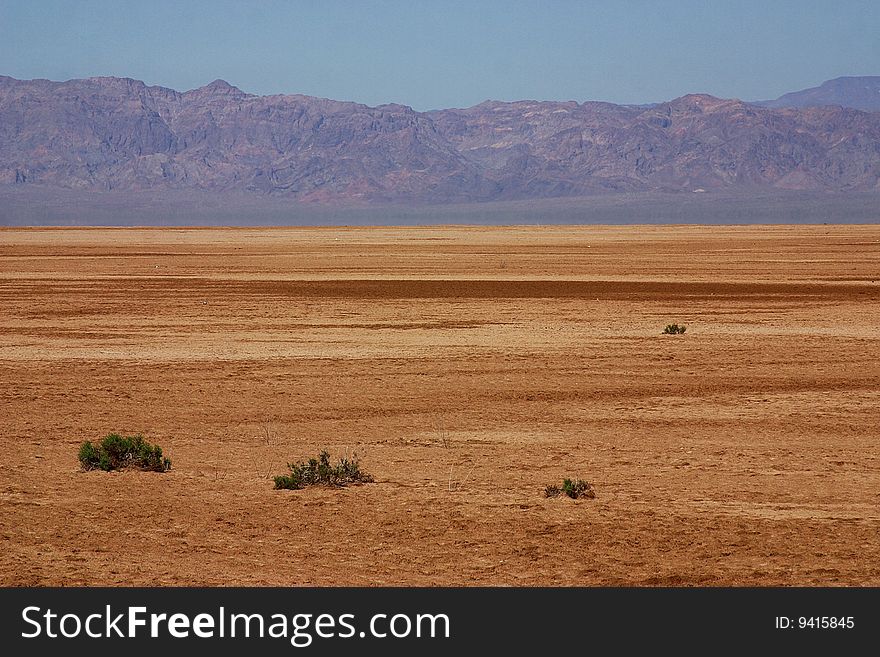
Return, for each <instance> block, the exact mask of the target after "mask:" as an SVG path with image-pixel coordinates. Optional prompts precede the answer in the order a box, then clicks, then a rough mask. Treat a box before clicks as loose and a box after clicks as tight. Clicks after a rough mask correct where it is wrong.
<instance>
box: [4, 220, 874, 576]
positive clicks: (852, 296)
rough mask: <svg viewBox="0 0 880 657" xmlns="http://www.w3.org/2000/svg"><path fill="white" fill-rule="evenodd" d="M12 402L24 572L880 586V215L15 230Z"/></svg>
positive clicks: (9, 369)
mask: <svg viewBox="0 0 880 657" xmlns="http://www.w3.org/2000/svg"><path fill="white" fill-rule="evenodd" d="M669 323H678V324H684V325H686V326H687V332H686V333H685V334H684V335H675V336H671V335H662V330H663V328H664V326H666V325H667V324H669ZM0 420H2V421H0V450H2V454H3V458H2V459H0V585H6V586H10V585H11V586H72V585H147V586H152V585H284V586H286V585H357V586H360V585H365V586H369V585H428V586H435V585H525V586H532V585H566V586H567V585H672V586H686V585H710V586H712V585H744V586H755V585H803V586H816V585H874V586H877V585H880V449H878V441H880V226H878V225H827V226H825V225H810V226H806V225H800V226H625V227H621V226H618V227H611V226H557V227H530V226H520V227H516V228H488V227H421V228H261V229H207V228H206V229H168V228H164V229H162V228H150V229H79V228H77V229H61V228H54V229H52V228H45V229H26V228H25V229H12V228H7V229H0ZM114 431H115V432H121V433H126V434H132V433H142V434H143V435H144V436H145V437H146V438H147V439H148V440H149V441H151V442H154V443H157V444H159V445H160V446H162V447H163V449H164V450H165V453H166V455H167V456H169V457H170V458H171V460H172V462H173V467H172V469H171V470H170V471H168V472H166V473H150V472H139V471H123V472H112V473H105V472H100V471H92V472H83V471H81V469H80V466H79V463H78V461H77V451H78V448H79V445H80V444H81V443H82V442H83V441H84V440H98V439H100V438H102V437H103V436H105V435H106V434H108V433H110V432H114ZM324 448H326V449H327V450H329V451H330V452H331V454H333V455H334V456H337V455H342V454H352V453H356V454H358V455H359V456H360V458H361V463H362V466H363V468H364V469H365V470H366V471H367V472H369V473H370V474H372V475H373V477H374V478H375V483H371V484H365V485H362V486H351V487H347V488H344V489H328V488H307V489H304V490H300V491H278V490H273V485H272V476H273V475H276V474H282V473H284V472H285V471H286V464H287V463H288V462H289V461H296V460H299V459H303V458H307V457H310V456H314V455H316V454H317V452H318V451H319V450H321V449H324ZM565 477H572V478H582V479H585V480H587V481H589V482H591V483H592V485H593V486H594V489H595V492H596V498H595V499H586V500H570V499H568V498H564V497H563V498H555V499H548V498H546V497H545V496H544V488H545V487H546V486H547V485H548V484H553V483H556V484H559V483H560V482H561V481H562V479H563V478H565Z"/></svg>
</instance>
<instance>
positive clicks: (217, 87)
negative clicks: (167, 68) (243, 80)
mask: <svg viewBox="0 0 880 657" xmlns="http://www.w3.org/2000/svg"><path fill="white" fill-rule="evenodd" d="M189 93H209V94H219V95H242V96H244V95H246V94H245V93H244V92H243V91H242V90H241V89H239V88H238V87H236V86H234V85H231V84H229V83H228V82H227V81H226V80H223V79H220V78H217V79H216V80H214V81H213V82H209V83H208V84H206V85H205V86H203V87H199V88H198V89H193V90H192V91H190V92H189Z"/></svg>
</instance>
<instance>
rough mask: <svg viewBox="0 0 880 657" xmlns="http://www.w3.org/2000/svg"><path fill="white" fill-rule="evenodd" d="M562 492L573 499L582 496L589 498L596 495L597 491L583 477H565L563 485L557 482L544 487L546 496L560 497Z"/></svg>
mask: <svg viewBox="0 0 880 657" xmlns="http://www.w3.org/2000/svg"><path fill="white" fill-rule="evenodd" d="M562 494H565V495H567V496H568V497H570V498H571V499H573V500H576V499H578V498H580V497H586V498H589V499H592V498H594V497H596V491H594V490H593V487H592V486H591V485H590V484H589V483H588V482H586V481H584V480H583V479H576V480H572V479H564V480H563V481H562V486H561V487H560V486H557V485H556V484H551V485H549V486H547V488H545V489H544V496H545V497H559V496H560V495H562Z"/></svg>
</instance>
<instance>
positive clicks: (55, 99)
mask: <svg viewBox="0 0 880 657" xmlns="http://www.w3.org/2000/svg"><path fill="white" fill-rule="evenodd" d="M878 98H880V77H862V78H839V79H837V80H832V81H829V82H826V83H824V84H823V85H821V86H820V87H817V88H815V89H809V90H805V91H802V92H796V93H793V94H786V95H785V96H782V97H780V98H778V99H776V100H774V101H763V102H752V103H750V102H745V101H741V100H732V99H720V98H715V97H713V96H709V95H705V94H692V95H687V96H683V97H681V98H677V99H675V100H672V101H669V102H664V103H658V104H654V105H651V106H640V107H637V106H628V105H615V104H611V103H603V102H584V103H578V102H574V101H569V102H550V101H543V102H542V101H517V102H499V101H487V102H484V103H481V104H479V105H476V106H474V107H470V108H467V109H444V110H435V111H428V112H417V111H415V110H413V109H411V108H410V107H407V106H404V105H397V104H388V105H380V106H377V107H368V106H366V105H362V104H358V103H353V102H342V101H334V100H328V99H323V98H315V97H310V96H303V95H273V96H257V95H252V94H248V93H245V92H243V91H241V90H240V89H238V88H236V87H234V86H232V85H230V84H228V83H226V82H224V81H222V80H216V81H214V82H212V83H211V84H209V85H207V86H204V87H201V88H198V89H194V90H191V91H186V92H178V91H175V90H172V89H168V88H164V87H159V86H148V85H146V84H144V83H143V82H140V81H138V80H133V79H128V78H88V79H82V80H70V81H67V82H52V81H48V80H16V79H13V78H10V77H5V76H0V188H3V187H7V188H10V187H15V188H32V189H46V190H63V189H67V190H95V191H114V190H115V191H127V192H140V191H145V190H151V191H155V190H159V191H162V190H169V191H170V190H198V191H202V192H219V191H223V192H226V191H235V192H243V193H250V194H254V195H259V196H268V197H276V198H280V199H290V200H295V201H298V202H319V203H329V204H333V203H373V204H375V203H427V204H433V203H467V202H473V201H505V200H523V199H525V200H529V199H544V198H556V197H577V196H586V195H595V194H604V193H614V192H689V193H690V192H712V191H716V190H724V191H726V192H730V191H737V190H742V191H751V190H758V191H760V190H808V191H816V192H821V191H834V192H848V191H878V190H880V111H877V110H880V103H878V102H877V101H878Z"/></svg>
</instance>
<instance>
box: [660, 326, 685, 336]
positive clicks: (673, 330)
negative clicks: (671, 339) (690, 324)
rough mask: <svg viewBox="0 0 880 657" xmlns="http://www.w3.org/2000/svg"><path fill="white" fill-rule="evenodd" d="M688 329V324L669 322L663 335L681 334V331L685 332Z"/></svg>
mask: <svg viewBox="0 0 880 657" xmlns="http://www.w3.org/2000/svg"><path fill="white" fill-rule="evenodd" d="M685 331H687V326H683V325H681V326H680V325H678V324H667V325H666V328H665V329H663V335H679V334H680V333H684V332H685Z"/></svg>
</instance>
